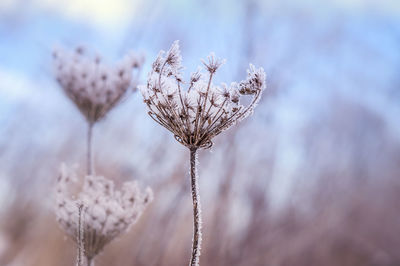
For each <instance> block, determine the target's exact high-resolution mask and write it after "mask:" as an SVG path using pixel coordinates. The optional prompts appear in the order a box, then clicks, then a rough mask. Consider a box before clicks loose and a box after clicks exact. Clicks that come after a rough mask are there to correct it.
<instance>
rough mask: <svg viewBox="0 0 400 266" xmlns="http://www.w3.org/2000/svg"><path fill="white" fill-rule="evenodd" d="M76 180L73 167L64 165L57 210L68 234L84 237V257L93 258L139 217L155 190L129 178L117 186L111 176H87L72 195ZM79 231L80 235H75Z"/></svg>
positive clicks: (60, 178)
mask: <svg viewBox="0 0 400 266" xmlns="http://www.w3.org/2000/svg"><path fill="white" fill-rule="evenodd" d="M75 181H76V175H75V173H74V171H73V170H71V169H69V168H67V167H66V166H65V165H63V166H62V169H61V173H60V176H59V178H58V181H57V186H56V204H57V205H56V206H55V213H56V216H57V220H58V222H59V224H60V225H61V227H62V228H63V230H65V232H66V233H67V234H68V235H69V236H71V237H72V238H73V239H74V240H75V241H76V242H79V241H80V240H82V239H83V243H84V246H83V247H82V248H83V250H84V253H85V257H86V258H87V259H88V260H91V259H92V258H93V257H94V256H96V255H97V254H98V253H99V252H101V251H102V249H103V248H104V246H105V245H107V244H108V243H109V242H110V241H112V240H113V239H115V238H116V237H118V236H120V235H121V234H123V233H124V232H126V231H127V230H128V229H129V227H130V226H131V225H133V224H134V223H135V222H136V221H137V220H138V218H139V217H140V216H141V214H142V213H143V211H144V209H145V207H146V206H147V204H149V202H150V201H151V200H152V197H153V193H152V190H151V189H150V188H146V189H145V190H144V191H141V190H140V188H139V186H138V184H137V182H135V181H132V182H126V183H124V184H123V185H122V188H121V190H115V188H114V182H113V181H111V180H108V179H106V178H104V177H101V176H86V177H85V179H84V184H83V189H82V191H81V192H80V193H79V194H78V195H77V196H76V197H73V196H72V194H71V192H70V186H71V185H72V183H74V182H75ZM80 212H81V213H80ZM80 214H81V217H80ZM79 221H80V222H81V225H82V228H83V232H82V230H80V228H79ZM79 235H81V239H80V238H79V237H76V236H79ZM77 244H78V243H77Z"/></svg>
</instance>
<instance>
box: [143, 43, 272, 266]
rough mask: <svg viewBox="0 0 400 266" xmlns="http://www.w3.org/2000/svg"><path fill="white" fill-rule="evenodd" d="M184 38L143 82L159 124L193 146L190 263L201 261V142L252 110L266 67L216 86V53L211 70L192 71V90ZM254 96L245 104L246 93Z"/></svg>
mask: <svg viewBox="0 0 400 266" xmlns="http://www.w3.org/2000/svg"><path fill="white" fill-rule="evenodd" d="M181 61H182V57H181V55H180V50H179V43H178V41H175V42H174V43H173V44H172V46H171V48H170V50H169V51H168V52H167V53H165V52H164V51H161V52H160V53H159V55H158V57H157V59H156V60H155V61H154V63H153V64H152V70H151V71H150V73H149V75H148V80H147V85H146V86H139V89H140V91H141V93H142V95H143V98H144V102H145V103H146V105H147V107H148V110H149V111H148V114H149V115H150V117H151V118H153V119H154V120H155V121H156V122H157V123H158V124H160V125H162V126H163V127H165V128H166V129H168V130H169V131H171V132H172V133H173V134H174V137H175V139H176V140H177V141H178V142H179V143H181V144H182V145H184V146H186V147H187V148H188V149H189V150H190V177H191V193H192V200H193V216H194V217H193V227H194V230H193V243H192V255H191V259H190V265H192V266H194V265H199V259H200V249H201V240H202V239H201V207H200V195H199V188H198V173H197V168H198V159H197V151H198V149H200V148H205V149H207V148H210V147H211V146H212V144H213V143H212V138H213V137H215V136H217V135H218V134H220V133H221V132H222V131H224V130H226V129H228V128H230V127H231V126H233V125H234V124H235V123H236V122H239V121H241V120H243V119H245V118H246V117H248V116H249V115H251V114H252V113H253V111H254V108H255V107H256V105H257V103H258V101H259V100H260V97H261V93H262V91H263V90H264V88H265V72H264V70H263V69H262V68H259V69H256V68H255V67H254V66H253V65H250V69H249V70H248V71H247V78H246V79H245V80H243V81H241V82H239V83H232V84H231V85H230V86H228V85H226V84H222V85H221V86H215V85H214V84H213V83H212V79H213V77H214V75H215V73H216V71H217V69H218V68H219V67H220V66H221V65H222V64H223V63H224V62H223V61H222V60H219V59H216V58H215V56H214V54H211V55H210V56H209V57H208V60H207V61H203V64H204V66H205V69H206V71H207V72H208V73H207V75H206V74H204V73H201V71H197V72H195V73H193V74H192V75H191V77H190V81H189V83H188V88H187V90H183V88H182V86H183V84H184V82H183V78H182V75H181V70H182V66H181ZM245 95H248V96H251V97H252V100H251V102H250V103H249V104H248V105H246V106H244V105H242V104H241V103H240V98H241V96H245Z"/></svg>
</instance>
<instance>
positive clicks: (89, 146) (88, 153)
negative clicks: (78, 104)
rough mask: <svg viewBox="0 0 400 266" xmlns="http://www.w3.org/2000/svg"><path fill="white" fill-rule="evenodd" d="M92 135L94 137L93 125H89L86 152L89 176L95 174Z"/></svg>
mask: <svg viewBox="0 0 400 266" xmlns="http://www.w3.org/2000/svg"><path fill="white" fill-rule="evenodd" d="M92 135H93V123H91V122H89V123H88V131H87V150H86V164H87V166H86V172H87V174H88V175H92V174H93V156H92Z"/></svg>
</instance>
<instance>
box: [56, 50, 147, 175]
mask: <svg viewBox="0 0 400 266" xmlns="http://www.w3.org/2000/svg"><path fill="white" fill-rule="evenodd" d="M53 58H54V66H55V76H56V79H57V81H58V83H59V84H60V86H61V87H62V89H63V90H64V92H65V94H66V95H67V96H68V98H70V99H71V101H72V102H73V103H74V104H75V106H76V107H77V108H78V110H79V111H80V112H81V113H82V115H83V116H84V117H85V118H86V121H87V123H88V132H87V174H88V175H90V174H92V173H93V163H92V130H93V126H94V124H95V123H97V122H98V121H100V120H102V119H104V117H105V116H106V114H107V113H108V112H109V111H110V110H111V109H112V108H114V107H115V106H116V105H117V104H118V103H120V102H121V100H122V99H123V97H124V96H125V95H126V92H127V91H128V89H129V88H130V87H133V88H134V89H136V85H135V84H134V83H136V81H137V79H138V75H139V73H140V69H141V67H142V65H143V62H144V57H143V56H141V55H137V54H134V53H130V54H128V55H126V56H125V57H124V58H123V59H122V60H121V61H120V62H118V63H117V64H116V65H115V66H110V65H106V64H105V63H103V61H102V60H101V57H100V56H95V57H93V58H91V57H89V56H88V55H87V54H85V52H84V49H83V48H82V47H78V48H76V50H75V51H65V50H63V49H57V50H55V51H54V53H53Z"/></svg>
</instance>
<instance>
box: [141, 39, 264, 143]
mask: <svg viewBox="0 0 400 266" xmlns="http://www.w3.org/2000/svg"><path fill="white" fill-rule="evenodd" d="M181 61H182V57H181V55H180V50H179V43H178V41H175V42H174V43H173V44H172V46H171V48H170V50H169V51H168V52H166V53H165V52H164V51H161V52H160V53H159V55H158V57H157V59H156V60H155V61H154V63H153V65H152V70H151V72H150V73H149V76H148V80H147V85H146V86H139V89H140V91H141V93H142V95H143V98H144V102H145V103H146V104H147V106H148V109H149V112H148V113H149V115H150V116H151V117H152V118H153V119H154V120H155V121H156V122H158V123H159V124H160V125H162V126H164V127H165V128H167V129H168V130H169V131H171V132H172V133H173V134H174V136H175V139H176V140H177V141H179V142H180V143H181V144H183V145H185V146H186V147H188V148H209V147H211V146H212V138H213V137H215V136H216V135H218V134H220V133H221V132H222V131H224V130H226V129H228V128H229V127H231V126H232V125H234V124H235V123H236V122H238V121H241V120H243V119H244V118H246V117H247V116H249V115H250V114H252V112H253V110H254V108H255V107H256V105H257V103H258V101H259V100H260V97H261V93H262V91H263V90H264V88H265V72H264V70H263V69H262V68H258V69H256V68H255V67H254V66H253V65H250V69H249V70H248V72H247V79H245V80H243V81H241V82H240V83H232V84H231V85H230V86H228V85H226V84H221V86H217V85H214V84H213V83H212V79H213V76H214V74H215V72H216V71H217V70H218V68H219V67H220V66H221V65H222V64H223V63H224V60H220V59H216V57H215V55H214V54H213V53H212V54H211V55H210V56H209V57H208V60H207V61H203V64H204V66H205V69H206V71H207V74H204V73H201V71H197V72H195V73H193V74H192V75H191V77H190V82H188V88H187V89H186V90H184V89H183V88H182V87H183V85H184V82H183V81H182V74H181V70H182V66H181ZM243 95H250V96H251V97H252V101H251V103H250V104H248V105H246V106H245V105H242V104H241V103H240V98H241V97H242V96H243Z"/></svg>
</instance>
